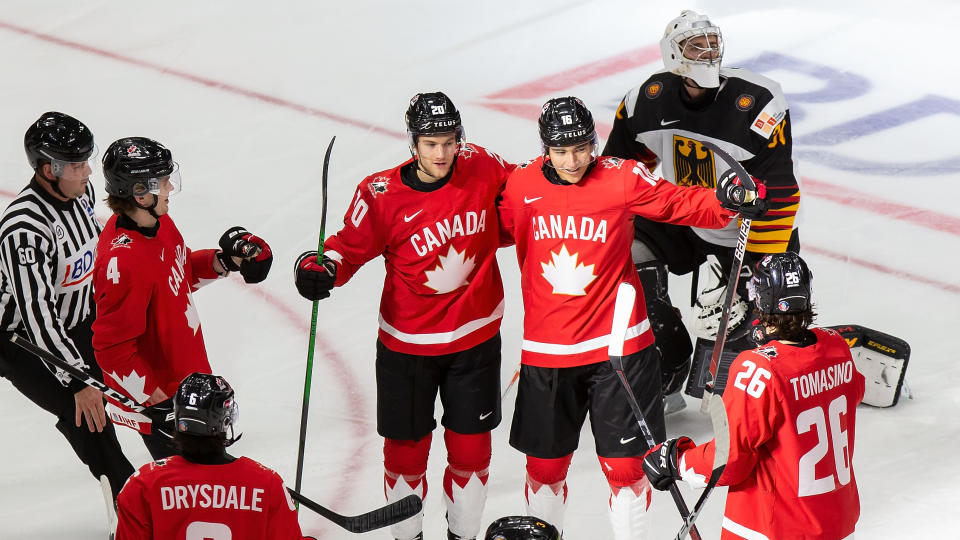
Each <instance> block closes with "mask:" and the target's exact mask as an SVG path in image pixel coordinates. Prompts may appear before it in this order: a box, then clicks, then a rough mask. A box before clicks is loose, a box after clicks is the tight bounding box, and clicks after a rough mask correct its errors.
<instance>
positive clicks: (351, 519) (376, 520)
mask: <svg viewBox="0 0 960 540" xmlns="http://www.w3.org/2000/svg"><path fill="white" fill-rule="evenodd" d="M287 491H288V492H290V497H292V498H293V500H295V501H297V502H298V503H300V504H302V505H304V506H306V507H307V508H309V509H310V510H313V511H314V512H316V513H318V514H320V515H321V516H323V517H325V518H327V519H329V520H330V521H332V522H334V523H336V524H337V525H339V526H340V527H342V528H344V529H346V530H348V531H350V532H352V533H365V532H369V531H372V530H375V529H380V528H383V527H387V526H389V525H393V524H395V523H400V522H401V521H403V520H405V519H409V518H412V517H413V516H415V515H417V514H418V513H420V510H422V509H423V502H421V501H420V497H417V496H416V495H407V496H406V497H404V498H402V499H400V500H399V501H396V502H393V503H390V504H388V505H386V506H382V507H380V508H377V509H376V510H371V511H369V512H367V513H366V514H360V515H359V516H342V515H340V514H338V513H336V512H334V511H333V510H330V509H329V508H324V507H323V506H321V505H319V504H317V503H315V502H313V501H311V500H310V499H308V498H306V497H304V496H303V495H301V494H300V493H297V492H296V491H294V490H292V489H290V488H287Z"/></svg>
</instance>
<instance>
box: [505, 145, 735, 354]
mask: <svg viewBox="0 0 960 540" xmlns="http://www.w3.org/2000/svg"><path fill="white" fill-rule="evenodd" d="M542 166H543V157H539V158H537V159H535V160H533V161H531V162H529V163H527V164H526V165H522V166H520V167H519V168H517V169H516V170H515V171H514V172H513V174H511V175H510V178H509V179H508V180H507V185H506V188H505V189H504V192H503V200H502V201H501V202H500V208H499V211H500V226H501V228H502V229H503V242H504V243H505V244H510V243H515V244H516V246H517V260H518V261H519V263H520V273H521V277H520V279H521V284H522V288H523V310H524V323H523V346H522V348H523V351H522V353H521V361H522V362H523V363H525V364H529V365H534V366H540V367H571V366H579V365H586V364H592V363H596V362H603V361H605V360H607V358H608V356H607V354H608V353H607V347H608V346H609V344H610V325H611V323H612V321H613V308H614V303H615V301H616V295H617V287H618V286H619V285H620V283H623V282H627V283H631V284H633V286H634V288H635V289H636V290H637V291H640V290H641V288H640V280H639V278H638V277H637V271H636V269H635V268H634V265H633V261H632V260H631V259H630V245H631V243H632V241H633V216H634V214H639V215H641V216H644V217H646V218H649V219H652V220H656V221H663V222H667V223H675V224H680V225H693V226H697V227H713V228H720V227H723V226H724V225H726V224H727V223H729V221H730V219H731V218H732V217H733V216H734V215H735V214H733V213H731V212H728V211H727V210H724V209H723V208H722V207H721V206H720V203H719V202H718V201H717V198H716V196H715V194H714V192H713V191H712V190H709V189H706V188H702V187H693V188H678V187H677V186H675V185H673V184H671V183H670V182H666V181H663V180H662V179H661V178H658V177H656V176H654V175H653V174H651V173H650V171H649V170H647V168H646V167H645V166H644V165H643V164H640V163H638V162H636V161H633V160H625V159H620V158H613V157H601V158H599V159H598V160H597V163H596V165H595V166H594V167H593V168H592V170H590V171H588V172H587V174H586V175H585V176H584V177H583V178H582V179H581V180H580V182H578V183H576V184H570V185H558V184H553V183H551V182H550V181H549V180H547V178H546V177H545V176H544V174H543V171H542ZM627 337H628V340H627V342H626V343H624V350H623V353H624V354H625V355H626V354H632V353H635V352H637V351H639V350H641V349H643V348H644V347H647V346H649V345H651V344H652V343H653V333H652V332H651V330H650V323H649V321H648V320H647V314H646V307H645V305H644V301H643V297H642V294H641V295H639V297H638V298H637V301H636V302H635V304H634V307H633V313H632V314H631V316H630V326H629V330H628V333H627Z"/></svg>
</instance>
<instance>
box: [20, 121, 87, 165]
mask: <svg viewBox="0 0 960 540" xmlns="http://www.w3.org/2000/svg"><path fill="white" fill-rule="evenodd" d="M23 148H24V150H26V151H27V161H29V162H30V167H31V168H32V169H34V170H36V169H37V168H38V167H39V166H40V165H41V163H42V162H43V161H46V162H49V163H50V164H51V165H52V166H53V168H54V170H53V173H54V176H60V173H61V172H62V170H63V168H62V167H63V163H79V162H81V161H87V160H88V159H90V158H92V157H94V156H95V155H96V153H97V145H96V144H94V142H93V133H91V132H90V129H89V128H88V127H87V126H85V125H84V124H83V122H81V121H79V120H77V119H76V118H74V117H72V116H70V115H66V114H63V113H60V112H55V111H51V112H46V113H43V114H42V115H41V116H40V118H38V119H37V121H36V122H34V123H33V124H32V125H31V126H30V127H29V128H27V132H26V133H25V134H24V136H23Z"/></svg>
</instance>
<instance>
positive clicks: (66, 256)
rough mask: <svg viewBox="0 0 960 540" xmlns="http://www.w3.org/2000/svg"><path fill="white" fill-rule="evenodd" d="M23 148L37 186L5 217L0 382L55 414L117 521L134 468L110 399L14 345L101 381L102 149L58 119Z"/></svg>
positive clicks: (44, 120) (1, 223)
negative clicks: (109, 409)
mask: <svg viewBox="0 0 960 540" xmlns="http://www.w3.org/2000/svg"><path fill="white" fill-rule="evenodd" d="M23 144H24V148H25V149H26V151H27V159H28V160H29V161H30V166H31V167H33V169H34V174H33V178H31V179H30V184H29V185H28V186H27V187H25V188H23V190H22V191H21V192H20V193H19V195H17V196H16V198H15V199H14V200H13V202H11V203H10V206H8V207H7V209H6V210H5V211H4V212H3V216H2V217H0V375H2V376H3V377H5V378H6V379H8V380H9V381H10V382H11V383H13V386H14V387H16V388H17V390H19V391H20V393H22V394H23V395H24V396H26V397H27V398H29V399H30V400H31V401H33V402H34V403H36V404H37V405H39V406H40V407H42V408H43V409H44V410H46V411H48V412H50V413H52V414H54V415H56V417H57V424H56V425H57V430H58V431H60V433H62V434H63V436H64V437H66V438H67V441H69V442H70V446H72V447H73V450H74V452H76V454H77V457H79V458H80V461H82V462H83V463H84V464H86V465H87V467H88V468H89V469H90V472H91V473H92V474H93V476H94V478H97V479H98V480H100V481H101V486H102V487H103V488H104V496H105V498H106V497H108V496H110V495H112V497H110V499H109V500H107V512H108V518H109V519H110V520H111V521H112V520H113V519H115V514H112V512H113V509H114V501H115V500H116V496H117V494H119V493H120V489H121V488H122V487H123V484H124V482H126V480H127V477H129V476H130V475H131V474H132V473H133V467H132V466H131V465H130V462H129V461H127V458H126V457H124V455H123V452H122V451H121V449H120V443H119V442H118V441H117V435H116V432H115V431H114V429H113V425H112V424H111V423H110V422H109V421H107V419H106V415H105V413H104V408H103V396H102V394H101V393H100V392H99V391H98V390H96V389H94V388H91V387H88V386H86V385H84V384H83V383H82V382H81V381H78V380H76V379H71V378H70V376H69V375H67V374H66V373H64V372H63V371H61V370H59V369H54V368H52V367H49V366H47V365H46V364H44V363H43V362H42V361H40V360H39V359H37V358H34V357H33V356H31V355H30V354H28V353H26V352H24V351H21V350H20V349H19V348H18V347H16V346H14V345H13V344H12V343H10V336H11V335H12V334H14V333H16V334H20V335H23V336H25V337H28V338H29V339H30V340H31V341H33V342H34V343H37V344H38V345H40V346H41V347H43V348H44V349H46V350H48V351H50V352H52V353H53V354H55V355H57V356H59V357H60V358H63V359H64V360H66V361H68V362H70V363H71V364H73V365H75V366H76V367H78V368H81V369H83V370H85V371H86V372H87V373H90V374H92V375H94V376H96V377H97V378H98V379H102V374H101V372H100V368H99V367H97V363H96V361H95V359H94V354H93V347H92V346H91V339H92V331H91V325H92V324H93V319H94V316H95V309H94V302H93V280H92V279H91V277H92V275H93V260H94V258H95V256H96V246H97V237H98V235H99V233H100V229H101V228H100V225H99V223H98V222H97V219H96V216H95V215H94V211H93V205H94V194H93V185H92V184H90V182H89V179H90V172H91V169H90V163H89V161H90V160H91V159H93V158H94V157H95V156H96V151H97V147H96V145H95V144H94V142H93V134H92V133H90V130H89V129H88V128H87V126H85V125H83V123H81V122H80V121H79V120H77V119H75V118H72V117H70V116H67V115H65V114H62V113H58V112H48V113H45V114H44V115H43V116H41V117H40V118H39V119H38V120H37V121H36V122H35V123H34V124H33V125H31V126H30V128H29V129H27V133H26V135H25V136H24V141H23ZM104 477H105V479H106V481H107V482H109V488H110V489H109V492H108V491H107V490H106V484H104ZM111 524H112V523H111Z"/></svg>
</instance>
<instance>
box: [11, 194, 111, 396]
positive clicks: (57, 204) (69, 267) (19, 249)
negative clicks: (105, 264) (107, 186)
mask: <svg viewBox="0 0 960 540" xmlns="http://www.w3.org/2000/svg"><path fill="white" fill-rule="evenodd" d="M37 182H38V181H37V180H36V178H34V179H32V180H31V182H30V185H28V186H27V187H25V188H24V189H23V190H22V191H21V192H20V193H19V194H18V195H17V197H16V198H15V199H14V200H13V201H12V202H11V203H10V205H9V206H8V207H7V209H6V210H5V211H4V213H3V216H2V218H0V331H2V332H4V333H7V332H20V333H25V334H26V336H27V337H29V338H30V340H31V341H33V342H34V343H36V344H38V345H40V346H41V347H43V348H44V349H47V350H48V351H50V352H52V353H54V354H56V355H57V356H59V357H61V358H63V359H64V360H66V361H68V362H70V363H72V364H74V365H76V366H77V367H80V368H81V369H83V368H85V363H84V361H83V359H82V357H81V354H80V352H79V351H78V350H77V347H76V346H75V345H74V343H73V341H72V340H71V339H70V337H69V336H68V335H67V330H69V329H71V328H73V327H74V326H76V325H78V324H79V323H81V322H83V321H84V320H86V319H87V318H88V317H91V316H93V315H94V312H95V307H94V303H93V279H92V278H93V261H94V259H95V258H96V257H95V256H96V249H97V237H98V236H99V234H100V230H101V227H100V224H99V222H98V221H97V218H96V214H95V213H94V201H95V199H94V191H93V185H92V184H89V183H88V184H87V188H86V192H85V193H84V194H83V195H81V196H80V197H78V198H76V199H71V200H69V201H60V200H58V199H56V198H55V197H53V196H52V195H50V194H49V193H47V192H46V191H45V190H44V189H43V187H42V186H41V185H39V184H38V183H37ZM56 375H57V378H58V379H60V381H61V382H62V383H63V384H64V385H66V384H67V383H68V382H69V381H70V377H69V375H67V374H66V373H64V372H62V371H60V370H57V372H56Z"/></svg>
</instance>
